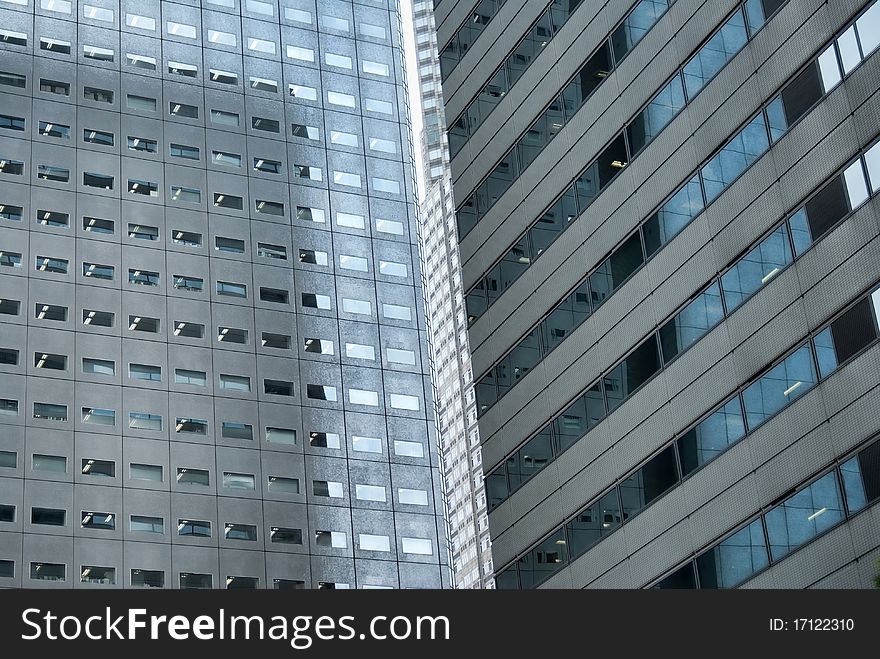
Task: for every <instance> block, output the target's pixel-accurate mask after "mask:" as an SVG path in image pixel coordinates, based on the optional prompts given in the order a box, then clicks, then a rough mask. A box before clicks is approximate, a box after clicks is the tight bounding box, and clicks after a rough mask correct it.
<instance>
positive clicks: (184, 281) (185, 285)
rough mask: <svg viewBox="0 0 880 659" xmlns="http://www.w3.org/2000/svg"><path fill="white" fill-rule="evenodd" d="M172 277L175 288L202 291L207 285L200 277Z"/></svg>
mask: <svg viewBox="0 0 880 659" xmlns="http://www.w3.org/2000/svg"><path fill="white" fill-rule="evenodd" d="M200 244H201V243H200ZM171 279H172V282H173V286H174V288H176V289H179V290H184V291H191V292H193V291H195V292H201V290H202V289H203V288H204V285H205V282H204V280H203V279H201V278H200V277H190V276H189V275H173V276H172V278H171Z"/></svg>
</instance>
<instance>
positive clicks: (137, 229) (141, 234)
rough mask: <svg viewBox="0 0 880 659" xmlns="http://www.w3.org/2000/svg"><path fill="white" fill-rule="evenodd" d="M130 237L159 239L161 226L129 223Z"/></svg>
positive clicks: (150, 239)
mask: <svg viewBox="0 0 880 659" xmlns="http://www.w3.org/2000/svg"><path fill="white" fill-rule="evenodd" d="M128 237H129V238H134V239H136V240H149V241H156V240H159V227H149V226H144V225H142V224H132V223H131V222H129V223H128Z"/></svg>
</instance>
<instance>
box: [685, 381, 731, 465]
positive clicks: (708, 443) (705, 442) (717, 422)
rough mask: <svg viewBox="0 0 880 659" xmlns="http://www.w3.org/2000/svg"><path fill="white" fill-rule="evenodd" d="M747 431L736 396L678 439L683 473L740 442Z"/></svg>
mask: <svg viewBox="0 0 880 659" xmlns="http://www.w3.org/2000/svg"><path fill="white" fill-rule="evenodd" d="M745 432H746V429H745V422H744V421H743V414H742V407H741V405H740V400H739V396H735V397H734V398H732V399H731V400H729V401H727V402H726V403H725V404H724V405H722V406H721V407H720V408H718V409H717V410H715V411H714V412H713V413H712V414H710V415H709V416H708V417H706V418H705V419H704V420H702V421H700V422H699V423H698V424H697V425H695V426H694V427H693V428H691V429H690V430H688V431H687V432H686V433H684V434H683V435H682V436H681V437H680V438H679V439H678V442H677V443H678V457H679V461H680V464H681V471H682V474H683V475H685V476H686V475H688V474H690V473H691V472H693V471H695V470H697V469H699V468H700V467H701V466H703V465H704V464H706V463H707V462H709V461H710V460H712V459H713V458H715V457H716V456H718V455H720V454H721V453H723V452H724V451H726V450H727V449H728V448H729V447H730V446H732V445H733V444H735V443H736V442H737V441H739V440H740V439H741V438H742V437H743V436H744V435H745Z"/></svg>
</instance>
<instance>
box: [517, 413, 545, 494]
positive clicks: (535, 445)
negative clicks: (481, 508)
mask: <svg viewBox="0 0 880 659" xmlns="http://www.w3.org/2000/svg"><path fill="white" fill-rule="evenodd" d="M553 458H554V453H553V440H552V436H551V434H550V429H549V428H548V427H545V428H544V429H543V430H541V432H539V433H538V434H537V435H535V436H534V437H532V438H531V439H530V440H529V441H528V442H526V443H525V444H524V445H523V446H522V447H521V448H520V449H519V450H517V451H516V452H515V453H514V454H513V455H511V456H510V457H509V458H508V459H507V475H508V482H509V483H510V491H511V492H514V491H516V490H518V489H519V488H520V487H521V486H522V485H523V484H524V483H526V482H527V481H529V480H530V479H531V478H532V477H533V476H534V475H535V474H537V473H538V472H539V471H541V470H542V469H543V468H544V467H546V466H547V465H548V464H549V463H550V461H552V460H553Z"/></svg>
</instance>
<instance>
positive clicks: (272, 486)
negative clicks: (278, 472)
mask: <svg viewBox="0 0 880 659" xmlns="http://www.w3.org/2000/svg"><path fill="white" fill-rule="evenodd" d="M268 488H269V491H270V492H279V493H281V494H299V479H297V478H284V477H282V476H269V479H268Z"/></svg>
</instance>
